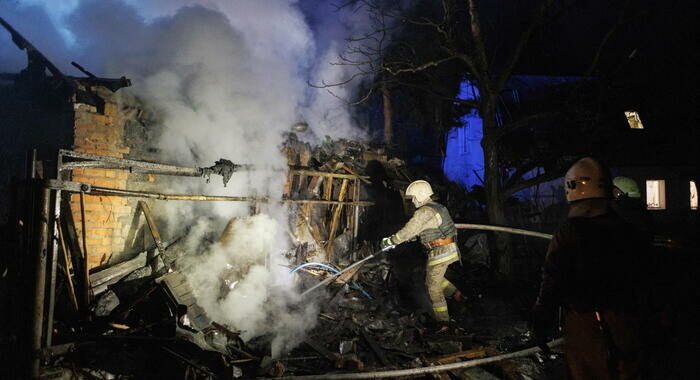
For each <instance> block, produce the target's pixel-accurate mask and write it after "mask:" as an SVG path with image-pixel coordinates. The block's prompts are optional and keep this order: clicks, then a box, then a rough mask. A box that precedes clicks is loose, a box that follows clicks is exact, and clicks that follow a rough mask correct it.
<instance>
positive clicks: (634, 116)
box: [625, 111, 644, 129]
mask: <svg viewBox="0 0 700 380" xmlns="http://www.w3.org/2000/svg"><path fill="white" fill-rule="evenodd" d="M625 117H626V118H627V124H629V125H630V128H632V129H644V124H642V119H641V118H640V117H639V113H638V112H637V111H625Z"/></svg>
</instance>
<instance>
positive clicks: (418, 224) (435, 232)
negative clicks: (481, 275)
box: [391, 202, 459, 266]
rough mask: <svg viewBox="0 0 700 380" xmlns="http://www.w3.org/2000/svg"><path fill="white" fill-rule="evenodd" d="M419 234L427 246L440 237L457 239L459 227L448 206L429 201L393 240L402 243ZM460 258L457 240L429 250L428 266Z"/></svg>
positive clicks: (451, 261)
mask: <svg viewBox="0 0 700 380" xmlns="http://www.w3.org/2000/svg"><path fill="white" fill-rule="evenodd" d="M417 236H418V237H420V240H421V243H423V245H424V246H426V247H427V246H428V243H430V242H432V241H435V240H438V239H449V238H453V239H456V237H457V228H456V227H455V225H454V222H453V221H452V217H450V213H449V211H448V210H447V207H445V206H443V205H441V204H439V203H436V202H428V203H426V204H425V205H423V206H421V207H419V208H418V209H417V210H416V212H415V213H414V214H413V217H411V219H410V220H409V221H408V222H407V223H406V225H405V226H403V228H401V229H400V230H399V231H398V232H397V233H395V234H394V235H393V236H392V237H391V240H392V241H393V242H394V243H395V244H401V243H403V242H405V241H408V240H411V239H413V238H415V237H417ZM458 260H459V248H458V247H457V244H456V243H455V242H452V243H449V244H446V245H442V246H439V247H435V248H432V249H429V250H428V266H433V265H438V264H451V263H453V262H455V261H458Z"/></svg>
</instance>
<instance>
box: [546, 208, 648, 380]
mask: <svg viewBox="0 0 700 380" xmlns="http://www.w3.org/2000/svg"><path fill="white" fill-rule="evenodd" d="M645 250H646V246H645V243H644V239H643V238H642V237H641V235H640V234H639V233H638V232H637V231H636V229H635V228H634V227H632V225H631V224H628V223H626V222H625V221H624V220H623V219H622V218H621V217H620V216H618V215H617V214H615V213H614V212H612V211H607V212H605V213H603V214H601V215H598V216H593V217H580V216H577V217H569V218H568V219H567V220H566V221H565V222H564V223H563V224H562V226H561V227H560V228H559V230H558V231H557V232H556V233H555V234H554V236H553V238H552V241H551V242H550V245H549V249H548V251H547V256H546V258H545V263H544V266H543V268H542V281H541V283H540V292H539V296H538V298H537V301H536V303H535V308H534V312H535V315H534V317H535V321H536V322H537V321H538V320H539V321H542V322H540V323H546V324H550V325H551V324H552V322H547V321H553V320H554V319H555V318H554V314H555V312H556V308H557V307H558V306H559V305H562V306H564V336H565V338H566V343H567V344H566V355H567V365H568V369H569V375H570V378H571V379H573V380H615V379H616V380H631V379H638V378H639V371H640V363H641V362H640V358H641V352H640V347H641V343H640V336H639V327H638V317H637V314H638V312H637V299H638V298H637V294H638V292H639V288H640V287H641V283H642V278H641V277H642V273H639V272H640V264H639V262H640V260H641V259H642V258H643V257H644V256H645V254H646V251H645Z"/></svg>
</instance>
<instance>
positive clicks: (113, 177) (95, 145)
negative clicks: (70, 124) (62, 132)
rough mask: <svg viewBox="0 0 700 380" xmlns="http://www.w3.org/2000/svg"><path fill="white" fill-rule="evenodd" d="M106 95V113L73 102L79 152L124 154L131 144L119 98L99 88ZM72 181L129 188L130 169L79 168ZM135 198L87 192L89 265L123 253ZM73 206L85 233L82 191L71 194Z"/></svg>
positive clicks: (91, 266)
mask: <svg viewBox="0 0 700 380" xmlns="http://www.w3.org/2000/svg"><path fill="white" fill-rule="evenodd" d="M100 96H101V97H102V98H103V99H105V102H106V104H105V107H104V114H101V113H99V112H98V111H97V109H96V108H95V107H92V106H89V105H86V104H79V103H76V104H74V111H75V116H74V144H73V149H74V150H76V151H79V152H85V153H93V154H99V155H104V156H110V157H118V158H124V157H125V155H126V154H128V153H129V150H130V149H129V148H128V147H127V146H126V145H125V144H124V140H125V136H124V122H123V120H122V117H121V115H120V112H119V109H118V106H117V104H116V103H117V102H116V100H115V99H114V97H113V96H112V95H111V94H109V93H107V92H106V91H100ZM71 180H72V181H76V182H83V183H89V184H91V185H95V186H101V187H109V188H116V189H125V188H127V182H128V180H129V173H128V172H126V171H124V170H109V169H78V170H74V171H73V173H72V178H71ZM134 203H135V201H134V200H129V199H127V198H124V197H113V196H92V195H87V194H86V195H84V204H85V210H84V211H85V229H86V231H87V234H86V241H87V251H88V263H89V267H90V268H93V267H95V266H98V265H100V264H102V263H105V262H107V260H109V259H110V257H111V256H112V255H114V254H119V253H121V252H122V251H123V250H124V248H125V245H126V242H125V238H126V235H127V233H128V230H129V228H130V225H129V224H130V221H131V220H132V219H133V213H134ZM70 208H71V212H72V214H73V219H74V221H75V225H76V229H77V233H78V236H82V222H81V221H82V213H81V207H80V194H72V195H71V199H70Z"/></svg>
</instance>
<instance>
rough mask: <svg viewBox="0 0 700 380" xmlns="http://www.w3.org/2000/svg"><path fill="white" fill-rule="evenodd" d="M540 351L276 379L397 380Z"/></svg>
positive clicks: (556, 343)
mask: <svg viewBox="0 0 700 380" xmlns="http://www.w3.org/2000/svg"><path fill="white" fill-rule="evenodd" d="M563 343H564V338H558V339H554V340H552V341H551V342H549V343H547V345H548V346H549V347H556V346H560V345H562V344H563ZM540 351H542V349H541V348H539V347H530V348H526V349H523V350H520V351H515V352H509V353H507V354H501V355H496V356H491V357H488V358H482V359H474V360H468V361H464V362H459V363H450V364H441V365H436V366H430V367H418V368H407V369H396V370H386V371H375V372H356V373H335V374H331V373H329V374H323V375H308V376H284V377H277V378H276V379H279V380H341V379H344V380H346V379H386V378H399V377H403V376H418V375H427V374H431V373H440V372H446V371H452V370H457V369H465V368H471V367H476V366H480V365H484V364H488V363H494V362H498V361H501V360H507V359H515V358H519V357H523V356H529V355H532V354H535V353H537V352H540Z"/></svg>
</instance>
